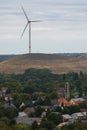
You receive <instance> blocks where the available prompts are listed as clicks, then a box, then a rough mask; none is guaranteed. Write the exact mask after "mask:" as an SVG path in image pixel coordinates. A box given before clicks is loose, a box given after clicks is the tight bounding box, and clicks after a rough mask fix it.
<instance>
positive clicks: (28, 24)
mask: <svg viewBox="0 0 87 130" xmlns="http://www.w3.org/2000/svg"><path fill="white" fill-rule="evenodd" d="M21 8H22V10H23V12H24V15H25V17H26V19H27V24H26V26H25V28H24V30H23V32H22V35H21V38H22V36H23V34H24V32H25V30H26V28H27V27H28V28H29V53H31V23H33V22H41V21H40V20H36V21H31V20H29V18H28V16H27V14H26V12H25V10H24V8H23V6H21Z"/></svg>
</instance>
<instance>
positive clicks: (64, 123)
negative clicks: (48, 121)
mask: <svg viewBox="0 0 87 130" xmlns="http://www.w3.org/2000/svg"><path fill="white" fill-rule="evenodd" d="M65 125H69V122H63V123H60V124H59V125H57V128H61V127H63V126H65Z"/></svg>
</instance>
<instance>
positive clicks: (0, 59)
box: [0, 55, 15, 62]
mask: <svg viewBox="0 0 87 130" xmlns="http://www.w3.org/2000/svg"><path fill="white" fill-rule="evenodd" d="M14 56H15V55H0V62H2V61H4V60H7V59H10V58H12V57H14Z"/></svg>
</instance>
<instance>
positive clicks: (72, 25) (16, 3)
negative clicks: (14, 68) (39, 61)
mask: <svg viewBox="0 0 87 130" xmlns="http://www.w3.org/2000/svg"><path fill="white" fill-rule="evenodd" d="M20 5H23V7H24V9H25V11H26V13H27V15H28V17H29V19H30V20H42V21H43V22H39V23H32V49H31V51H32V53H72V52H81V53H82V52H87V0H0V54H24V53H28V51H29V49H28V46H29V45H28V29H27V30H26V32H25V33H24V35H23V37H22V39H21V38H20V36H21V34H22V31H23V29H24V27H25V25H26V23H27V20H26V18H25V16H24V14H23V11H22V9H21V6H20Z"/></svg>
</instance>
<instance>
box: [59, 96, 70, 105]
mask: <svg viewBox="0 0 87 130" xmlns="http://www.w3.org/2000/svg"><path fill="white" fill-rule="evenodd" d="M58 104H59V105H62V104H63V105H65V106H70V103H69V102H68V101H67V100H66V99H65V98H63V97H62V98H59V99H58Z"/></svg>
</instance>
